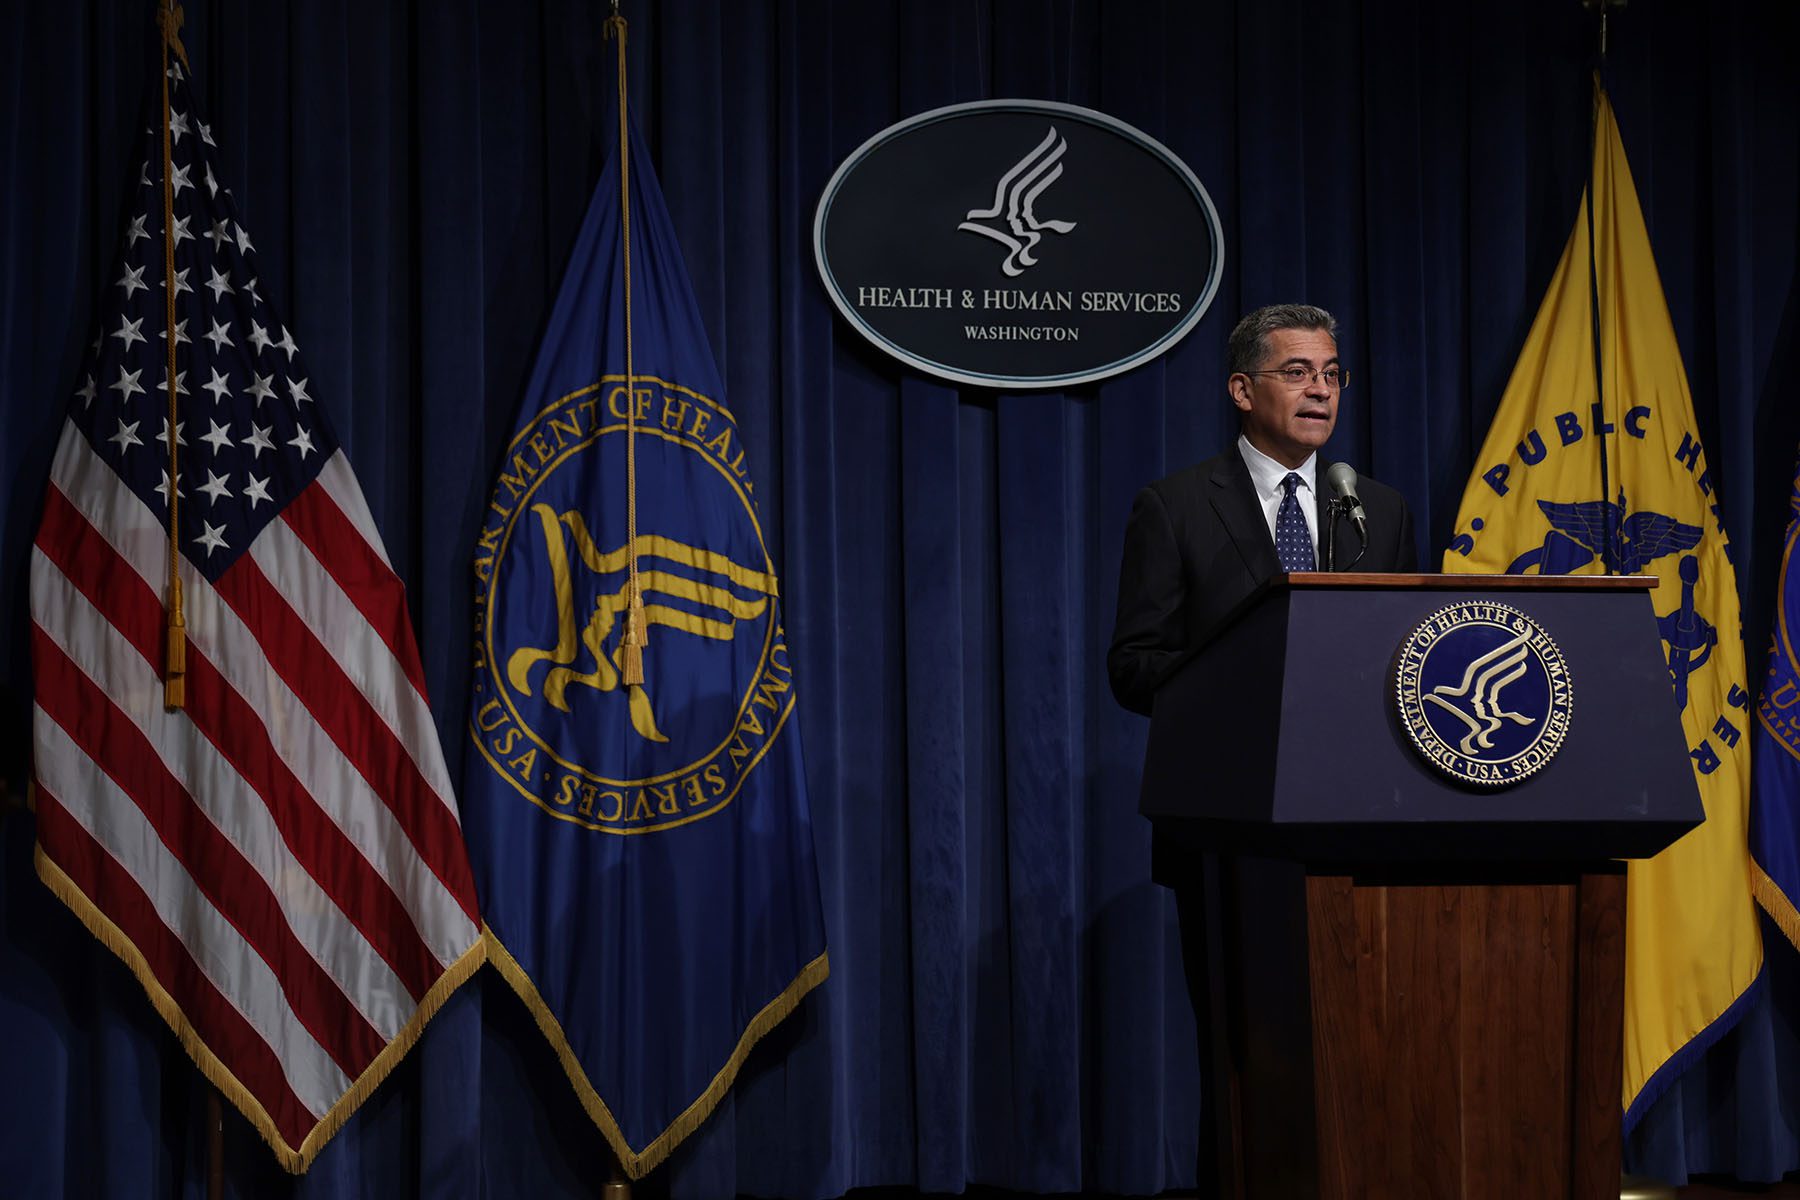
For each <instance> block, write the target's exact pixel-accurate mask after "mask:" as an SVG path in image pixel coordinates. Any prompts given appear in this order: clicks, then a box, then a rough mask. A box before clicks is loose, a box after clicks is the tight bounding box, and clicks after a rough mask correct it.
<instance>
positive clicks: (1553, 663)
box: [1394, 600, 1572, 787]
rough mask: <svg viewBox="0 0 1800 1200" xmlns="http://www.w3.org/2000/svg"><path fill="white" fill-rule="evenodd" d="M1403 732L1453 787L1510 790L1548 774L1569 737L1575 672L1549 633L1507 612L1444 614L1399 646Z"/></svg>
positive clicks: (1471, 604) (1461, 608) (1469, 604)
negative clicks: (1532, 777) (1454, 783)
mask: <svg viewBox="0 0 1800 1200" xmlns="http://www.w3.org/2000/svg"><path fill="white" fill-rule="evenodd" d="M1394 703H1395V712H1396V713H1397V715H1398V716H1399V718H1400V725H1401V727H1402V728H1404V729H1405V730H1406V733H1407V736H1408V737H1410V738H1411V739H1412V743H1413V746H1414V748H1415V749H1417V750H1418V752H1419V754H1420V756H1421V757H1423V758H1424V759H1425V761H1426V762H1428V763H1430V764H1431V765H1432V766H1434V767H1436V768H1437V769H1438V770H1440V771H1442V772H1443V773H1444V774H1446V775H1448V776H1450V777H1451V778H1452V779H1456V780H1459V781H1461V782H1463V783H1469V784H1476V785H1480V786H1486V787H1504V786H1506V785H1507V784H1513V783H1517V782H1519V781H1520V780H1521V779H1524V778H1525V777H1526V776H1528V775H1531V774H1532V773H1534V772H1536V771H1539V770H1541V769H1542V768H1543V767H1544V765H1545V764H1546V763H1548V762H1549V761H1550V760H1551V759H1552V758H1553V757H1555V755H1556V752H1557V750H1558V749H1560V748H1561V747H1562V743H1563V738H1564V737H1566V736H1567V735H1568V732H1569V715H1570V711H1571V703H1572V690H1571V686H1570V680H1569V666H1568V663H1567V662H1566V661H1565V660H1564V659H1563V656H1562V651H1561V650H1559V649H1558V648H1557V645H1556V643H1555V642H1554V641H1552V640H1551V638H1550V635H1549V634H1548V633H1546V632H1545V631H1544V627H1543V626H1541V625H1539V624H1538V623H1537V622H1536V621H1534V620H1533V619H1532V618H1531V617H1529V616H1527V615H1526V614H1525V613H1523V612H1520V611H1519V610H1518V609H1516V608H1514V607H1512V606H1511V605H1509V604H1496V603H1494V602H1493V601H1489V600H1467V601H1463V602H1461V603H1458V604H1452V605H1449V606H1447V607H1445V608H1440V609H1439V610H1438V611H1437V612H1434V613H1432V614H1431V616H1429V617H1427V618H1426V619H1425V620H1424V621H1423V622H1421V623H1420V624H1419V626H1418V628H1416V629H1414V630H1413V631H1412V632H1411V633H1410V634H1408V635H1407V638H1406V640H1405V641H1404V642H1402V643H1401V644H1400V653H1399V655H1398V656H1397V660H1396V663H1395V667H1394Z"/></svg>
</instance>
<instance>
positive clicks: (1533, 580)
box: [1269, 571, 1657, 592]
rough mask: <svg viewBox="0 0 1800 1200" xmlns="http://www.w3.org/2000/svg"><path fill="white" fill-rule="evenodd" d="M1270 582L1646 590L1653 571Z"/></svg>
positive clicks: (1293, 574)
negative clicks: (1638, 572) (1637, 573)
mask: <svg viewBox="0 0 1800 1200" xmlns="http://www.w3.org/2000/svg"><path fill="white" fill-rule="evenodd" d="M1269 583H1270V584H1271V585H1273V586H1275V587H1284V586H1285V587H1290V588H1390V589H1395V590H1404V589H1409V588H1410V589H1423V590H1428V591H1457V592H1487V591H1526V592H1551V591H1557V592H1561V591H1573V592H1647V591H1650V590H1651V589H1653V588H1655V587H1656V585H1657V578H1656V576H1654V575H1426V574H1415V575H1384V574H1377V573H1375V572H1369V571H1340V572H1332V571H1290V572H1287V573H1285V574H1280V575H1276V576H1274V577H1273V578H1272V579H1270V580H1269Z"/></svg>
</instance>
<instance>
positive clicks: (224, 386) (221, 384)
mask: <svg viewBox="0 0 1800 1200" xmlns="http://www.w3.org/2000/svg"><path fill="white" fill-rule="evenodd" d="M200 390H201V391H203V392H211V393H212V397H213V403H214V404H223V403H225V397H227V396H229V395H231V381H230V380H228V379H226V378H225V376H224V375H222V374H220V372H219V368H217V367H214V368H212V380H211V381H210V382H208V383H203V384H201V385H200Z"/></svg>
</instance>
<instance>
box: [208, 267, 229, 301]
mask: <svg viewBox="0 0 1800 1200" xmlns="http://www.w3.org/2000/svg"><path fill="white" fill-rule="evenodd" d="M210 272H211V275H212V278H210V279H208V280H207V281H206V286H207V287H209V288H211V289H212V294H213V303H214V304H217V303H218V302H219V301H220V300H223V299H224V298H225V293H226V292H233V293H234V294H235V292H236V289H235V288H233V287H232V286H231V278H230V276H228V275H226V274H225V272H223V271H221V270H219V268H217V267H212V268H210Z"/></svg>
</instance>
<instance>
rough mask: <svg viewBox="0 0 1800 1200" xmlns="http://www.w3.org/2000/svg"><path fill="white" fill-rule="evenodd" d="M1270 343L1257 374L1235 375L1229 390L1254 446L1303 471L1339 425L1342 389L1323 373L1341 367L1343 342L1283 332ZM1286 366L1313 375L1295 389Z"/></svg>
mask: <svg viewBox="0 0 1800 1200" xmlns="http://www.w3.org/2000/svg"><path fill="white" fill-rule="evenodd" d="M1264 340H1265V342H1266V343H1267V353H1265V354H1264V356H1263V361H1262V362H1261V363H1260V364H1258V367H1257V371H1256V373H1253V374H1243V373H1240V374H1237V375H1233V376H1232V377H1231V378H1230V379H1229V380H1227V381H1226V384H1225V386H1226V388H1227V390H1229V391H1230V393H1231V402H1232V403H1233V404H1235V405H1237V407H1238V410H1239V412H1240V413H1241V414H1242V415H1241V421H1242V423H1243V430H1244V436H1245V437H1247V438H1248V439H1250V444H1251V445H1252V446H1255V447H1256V448H1257V449H1258V450H1261V451H1262V452H1263V453H1264V454H1266V455H1268V456H1269V457H1270V458H1272V459H1274V460H1275V461H1276V462H1278V463H1280V464H1281V465H1282V466H1284V467H1297V466H1299V465H1300V464H1301V463H1303V462H1305V461H1306V456H1307V455H1309V454H1311V453H1313V452H1314V451H1316V450H1317V449H1318V448H1319V447H1320V446H1323V445H1324V444H1325V439H1326V438H1328V437H1330V436H1331V431H1332V429H1333V428H1334V427H1335V426H1336V425H1337V406H1338V393H1337V389H1335V388H1333V387H1331V386H1329V385H1328V384H1327V383H1326V382H1325V380H1324V377H1323V375H1322V374H1321V373H1322V372H1323V371H1324V370H1325V368H1326V367H1335V366H1336V365H1337V361H1338V356H1337V340H1336V339H1335V338H1333V337H1332V336H1331V335H1330V334H1329V333H1326V332H1325V331H1324V330H1323V329H1277V330H1276V331H1275V332H1273V333H1271V334H1269V336H1268V337H1267V338H1265V339H1264ZM1283 367H1305V368H1307V370H1308V372H1309V374H1308V375H1307V377H1306V379H1305V381H1304V382H1302V383H1301V384H1300V385H1299V386H1295V385H1293V384H1291V383H1289V382H1288V381H1287V380H1286V379H1284V378H1282V376H1281V373H1280V372H1281V369H1282V368H1283ZM1263 372H1272V374H1264V373H1263Z"/></svg>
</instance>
